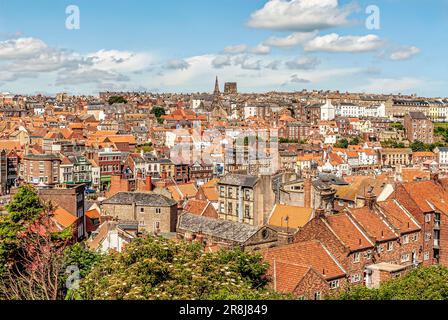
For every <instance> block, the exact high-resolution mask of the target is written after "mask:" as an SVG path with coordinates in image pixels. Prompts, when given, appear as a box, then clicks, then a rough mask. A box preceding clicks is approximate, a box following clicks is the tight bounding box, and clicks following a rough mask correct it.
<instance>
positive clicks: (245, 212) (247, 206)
mask: <svg viewBox="0 0 448 320" xmlns="http://www.w3.org/2000/svg"><path fill="white" fill-rule="evenodd" d="M244 216H245V217H246V218H248V219H249V218H250V206H249V205H247V204H246V205H245V206H244Z"/></svg>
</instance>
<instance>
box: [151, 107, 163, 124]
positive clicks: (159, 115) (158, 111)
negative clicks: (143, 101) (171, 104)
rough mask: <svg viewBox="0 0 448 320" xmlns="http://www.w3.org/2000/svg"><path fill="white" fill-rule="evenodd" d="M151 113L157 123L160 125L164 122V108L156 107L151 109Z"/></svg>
mask: <svg viewBox="0 0 448 320" xmlns="http://www.w3.org/2000/svg"><path fill="white" fill-rule="evenodd" d="M151 113H152V114H154V115H155V116H156V118H157V121H158V122H159V123H160V122H161V121H162V116H164V115H165V114H166V111H165V109H164V108H162V107H157V106H156V107H153V108H152V109H151Z"/></svg>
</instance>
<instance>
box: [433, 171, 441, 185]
mask: <svg viewBox="0 0 448 320" xmlns="http://www.w3.org/2000/svg"><path fill="white" fill-rule="evenodd" d="M431 181H432V182H434V183H436V184H437V183H439V173H438V172H431Z"/></svg>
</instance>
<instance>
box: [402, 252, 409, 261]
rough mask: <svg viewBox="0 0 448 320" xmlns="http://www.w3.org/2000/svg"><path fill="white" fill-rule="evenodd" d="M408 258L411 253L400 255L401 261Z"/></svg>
mask: <svg viewBox="0 0 448 320" xmlns="http://www.w3.org/2000/svg"><path fill="white" fill-rule="evenodd" d="M409 260H411V255H410V254H409V253H405V254H402V255H401V262H408V261H409Z"/></svg>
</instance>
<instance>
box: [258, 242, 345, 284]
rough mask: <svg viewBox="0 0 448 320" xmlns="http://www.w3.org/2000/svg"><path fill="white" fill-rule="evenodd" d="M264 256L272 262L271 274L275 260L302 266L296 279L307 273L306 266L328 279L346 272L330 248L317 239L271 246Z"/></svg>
mask: <svg viewBox="0 0 448 320" xmlns="http://www.w3.org/2000/svg"><path fill="white" fill-rule="evenodd" d="M263 256H264V259H265V260H266V261H267V262H269V264H270V268H271V274H272V268H273V264H274V260H275V261H276V263H279V262H280V263H288V264H291V265H296V266H297V265H299V266H302V267H301V269H302V270H301V271H300V272H299V274H296V275H295V278H296V279H297V277H298V276H300V275H302V276H304V275H305V274H306V271H305V269H304V267H305V268H312V269H314V270H315V271H316V273H318V274H319V275H321V276H322V277H323V278H324V279H326V280H331V279H337V278H342V277H344V276H345V274H346V272H345V270H344V269H343V268H342V266H341V265H340V264H339V262H338V261H337V260H336V259H335V258H334V257H333V256H332V255H331V253H330V252H329V251H328V249H327V248H326V247H325V246H324V245H323V244H322V243H321V242H319V241H317V240H313V241H308V242H299V243H294V244H290V245H285V246H280V247H276V248H269V249H266V250H265V251H263Z"/></svg>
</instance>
